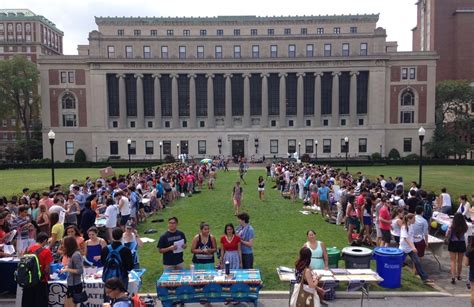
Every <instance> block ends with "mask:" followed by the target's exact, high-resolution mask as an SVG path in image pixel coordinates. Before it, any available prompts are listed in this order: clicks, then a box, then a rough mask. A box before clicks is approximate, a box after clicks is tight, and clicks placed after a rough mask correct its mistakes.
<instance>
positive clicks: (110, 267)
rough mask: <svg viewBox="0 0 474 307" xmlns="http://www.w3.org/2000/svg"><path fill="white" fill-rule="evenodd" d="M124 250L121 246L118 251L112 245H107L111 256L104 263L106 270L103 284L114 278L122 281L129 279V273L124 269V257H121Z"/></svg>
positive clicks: (103, 274) (103, 275)
mask: <svg viewBox="0 0 474 307" xmlns="http://www.w3.org/2000/svg"><path fill="white" fill-rule="evenodd" d="M123 248H124V246H123V245H120V246H119V247H117V249H113V248H112V245H107V249H108V250H109V254H108V255H107V258H106V259H105V263H104V270H103V273H102V281H103V282H106V281H107V280H109V279H110V278H112V277H117V278H120V280H122V281H126V280H127V279H128V276H127V272H126V271H125V270H124V269H123V268H122V257H121V256H120V251H121V250H122V249H123Z"/></svg>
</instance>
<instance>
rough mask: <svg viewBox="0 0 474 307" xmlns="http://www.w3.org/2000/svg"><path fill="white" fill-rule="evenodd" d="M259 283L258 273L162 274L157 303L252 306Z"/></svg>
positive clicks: (215, 271)
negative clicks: (215, 303)
mask: <svg viewBox="0 0 474 307" xmlns="http://www.w3.org/2000/svg"><path fill="white" fill-rule="evenodd" d="M262 286H263V283H262V279H261V277H260V271H259V270H256V269H249V270H230V274H229V275H225V274H223V273H222V271H221V270H219V271H217V270H196V271H194V272H193V273H192V272H191V271H190V270H165V271H164V272H163V274H162V275H161V277H160V279H159V280H158V281H157V283H156V289H157V295H158V299H159V300H160V301H161V303H162V304H163V306H171V305H172V304H176V303H193V302H208V303H212V302H224V301H240V302H252V303H254V304H255V306H256V305H257V302H258V295H259V291H260V289H261V288H262Z"/></svg>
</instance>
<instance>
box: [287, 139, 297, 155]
mask: <svg viewBox="0 0 474 307" xmlns="http://www.w3.org/2000/svg"><path fill="white" fill-rule="evenodd" d="M295 152H296V140H288V153H290V154H292V153H295Z"/></svg>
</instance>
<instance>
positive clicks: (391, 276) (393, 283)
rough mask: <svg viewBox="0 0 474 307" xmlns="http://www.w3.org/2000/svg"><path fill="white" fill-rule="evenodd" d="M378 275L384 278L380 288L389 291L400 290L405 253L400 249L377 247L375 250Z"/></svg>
mask: <svg viewBox="0 0 474 307" xmlns="http://www.w3.org/2000/svg"><path fill="white" fill-rule="evenodd" d="M374 259H375V261H376V263H377V273H378V274H379V275H380V277H382V278H383V281H382V282H381V283H380V286H382V287H384V288H389V289H395V288H400V286H401V282H402V268H403V262H404V261H405V253H404V252H403V251H402V250H401V249H398V248H393V247H377V248H376V249H375V250H374Z"/></svg>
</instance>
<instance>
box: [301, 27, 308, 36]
mask: <svg viewBox="0 0 474 307" xmlns="http://www.w3.org/2000/svg"><path fill="white" fill-rule="evenodd" d="M300 33H301V35H306V34H308V28H301V32H300Z"/></svg>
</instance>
